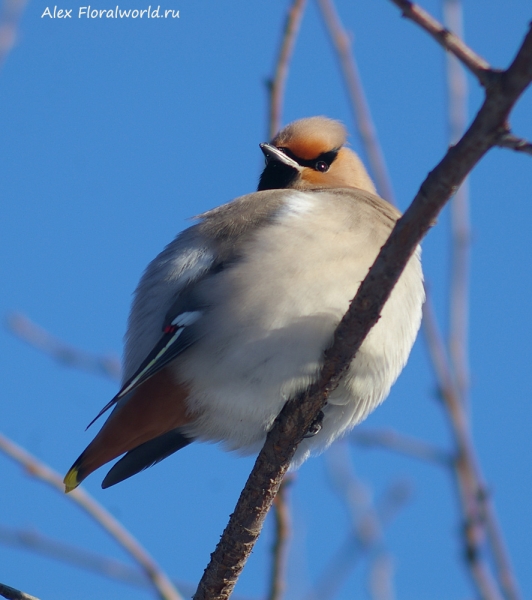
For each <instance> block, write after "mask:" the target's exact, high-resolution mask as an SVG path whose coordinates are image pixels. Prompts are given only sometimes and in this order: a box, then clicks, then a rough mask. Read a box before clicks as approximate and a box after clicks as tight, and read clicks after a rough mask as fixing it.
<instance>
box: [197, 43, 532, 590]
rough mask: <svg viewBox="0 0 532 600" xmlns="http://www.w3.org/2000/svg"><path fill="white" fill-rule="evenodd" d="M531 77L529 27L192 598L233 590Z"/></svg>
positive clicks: (258, 470)
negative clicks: (362, 353)
mask: <svg viewBox="0 0 532 600" xmlns="http://www.w3.org/2000/svg"><path fill="white" fill-rule="evenodd" d="M531 80H532V31H529V32H528V34H527V36H526V37H525V40H524V42H523V44H522V46H521V48H520V50H519V52H518V54H517V56H516V58H515V60H514V61H513V63H512V64H511V65H510V67H509V69H508V70H507V71H505V72H502V73H500V74H499V75H498V77H497V78H496V80H495V82H494V83H492V85H490V86H489V88H488V89H487V90H486V99H485V101H484V103H483V105H482V107H481V109H480V111H479V112H478V114H477V116H476V118H475V120H474V121H473V123H472V124H471V126H470V127H469V129H468V131H467V132H466V133H465V135H464V136H463V137H462V139H461V140H460V141H459V142H458V143H457V144H456V146H454V147H452V148H450V149H449V150H448V152H447V154H446V155H445V156H444V158H443V159H442V161H441V162H440V163H439V164H438V165H437V166H436V168H435V169H434V170H433V171H432V172H431V173H429V175H428V177H427V178H426V179H425V181H424V182H423V184H422V186H421V188H420V190H419V192H418V193H417V195H416V197H415V198H414V201H413V202H412V204H411V206H410V207H409V209H408V210H407V211H406V213H405V214H404V215H403V217H401V218H400V219H399V221H398V222H397V224H396V226H395V227H394V229H393V231H392V233H391V235H390V237H389V238H388V240H387V242H386V243H385V244H384V246H383V247H382V249H381V251H380V253H379V255H378V257H377V259H376V261H375V263H374V264H373V266H372V267H371V269H370V271H369V273H368V275H367V277H366V278H365V279H364V281H363V282H362V284H361V286H360V288H359V290H358V292H357V295H356V296H355V298H354V299H353V301H352V303H351V305H350V307H349V310H348V312H347V313H346V315H345V316H344V318H343V319H342V321H341V322H340V324H339V326H338V328H337V329H336V331H335V334H334V341H333V344H332V346H331V347H330V348H329V349H328V350H327V351H326V352H325V360H324V364H323V367H322V369H321V372H320V376H319V378H318V380H317V381H316V382H315V383H314V384H312V385H311V386H310V387H309V388H308V389H307V390H306V391H304V392H302V393H300V394H298V395H297V397H296V398H295V399H293V400H292V401H289V402H287V403H286V405H285V406H284V408H283V410H282V411H281V413H280V414H279V416H278V418H277V419H276V421H275V423H274V426H273V427H272V429H271V431H270V432H269V434H268V436H267V438H266V442H265V444H264V447H263V449H262V450H261V452H260V454H259V456H258V458H257V461H256V463H255V466H254V468H253V470H252V472H251V474H250V476H249V478H248V481H247V483H246V485H245V487H244V489H243V491H242V493H241V495H240V498H239V500H238V503H237V506H236V508H235V512H234V513H233V515H232V516H231V518H230V520H229V523H228V525H227V527H226V529H225V531H224V533H223V535H222V538H221V540H220V542H219V544H218V546H217V548H216V550H215V551H214V552H213V554H212V555H211V561H210V563H209V565H208V566H207V568H206V569H205V572H204V574H203V577H202V579H201V581H200V583H199V586H198V589H197V591H196V594H195V595H194V600H207V599H209V600H215V599H225V598H228V597H229V595H230V593H231V591H232V589H233V587H234V585H235V583H236V580H237V578H238V576H239V574H240V572H241V570H242V569H243V567H244V564H245V562H246V560H247V557H248V556H249V554H250V552H251V550H252V548H253V546H254V544H255V542H256V540H257V537H258V535H259V533H260V530H261V528H262V525H263V522H264V519H265V516H266V513H267V511H268V509H269V507H270V506H271V503H272V501H273V498H274V497H275V494H276V493H277V491H278V489H279V485H280V482H281V480H282V478H283V476H284V474H285V473H286V471H287V469H288V466H289V464H290V461H291V459H292V457H293V456H294V453H295V451H296V448H297V446H298V444H299V443H300V442H301V440H302V438H303V436H304V435H305V433H306V432H307V431H308V430H309V428H310V426H311V424H312V422H313V421H314V419H315V418H316V416H317V414H318V413H319V411H320V410H321V409H322V408H323V407H324V406H325V404H326V402H327V398H328V395H329V394H330V393H331V392H332V391H333V390H334V389H335V388H336V387H337V386H338V384H339V382H340V380H341V378H342V376H343V374H344V373H345V371H346V370H347V368H348V366H349V364H350V363H351V360H352V359H353V357H354V356H355V354H356V352H357V351H358V349H359V348H360V345H361V344H362V342H363V340H364V338H365V336H366V335H367V334H368V332H369V330H370V329H371V327H373V325H374V324H375V323H376V322H377V321H378V319H379V317H380V313H381V311H382V308H383V306H384V304H385V302H386V300H387V299H388V297H389V295H390V293H391V291H392V289H393V287H394V285H395V283H396V282H397V280H398V278H399V276H400V274H401V272H402V270H403V269H404V267H405V266H406V263H407V262H408V260H409V258H410V257H411V256H412V254H413V253H414V251H415V249H416V247H417V245H418V243H419V242H420V241H421V239H422V238H423V237H424V235H425V234H426V233H427V231H428V230H429V229H430V227H431V226H432V225H433V224H434V222H435V220H436V217H437V216H438V214H439V213H440V211H441V209H442V208H443V206H444V205H445V203H446V202H447V201H448V199H449V198H450V196H451V195H452V194H453V192H454V191H455V190H456V189H457V187H458V186H459V185H460V184H461V183H462V181H463V180H464V178H465V176H466V175H467V174H468V173H469V171H471V169H472V168H473V167H474V166H475V165H476V164H477V162H478V161H479V160H480V159H481V158H482V157H483V156H484V154H486V152H487V151H488V150H489V149H490V148H492V147H493V146H494V145H496V143H497V140H498V138H499V135H500V132H501V131H504V130H505V128H506V125H505V124H506V121H507V119H508V116H509V114H510V111H511V109H512V107H513V105H514V104H515V102H516V101H517V99H518V98H519V96H520V95H521V93H522V92H523V91H524V89H525V88H526V87H527V86H528V85H529V84H530V81H531Z"/></svg>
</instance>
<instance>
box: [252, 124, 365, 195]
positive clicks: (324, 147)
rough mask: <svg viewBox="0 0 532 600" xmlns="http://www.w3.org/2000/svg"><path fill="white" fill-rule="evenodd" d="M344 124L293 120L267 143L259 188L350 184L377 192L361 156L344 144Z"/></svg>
mask: <svg viewBox="0 0 532 600" xmlns="http://www.w3.org/2000/svg"><path fill="white" fill-rule="evenodd" d="M346 137H347V136H346V131H345V129H344V126H343V125H342V124H341V123H340V122H338V121H333V120H332V119H327V118H326V117H311V118H308V119H300V120H299V121H294V122H293V123H290V124H289V125H287V126H286V127H285V128H284V129H282V130H281V131H280V132H279V133H278V134H277V135H276V136H275V137H274V138H273V140H272V141H271V142H270V143H269V144H260V148H261V150H262V151H263V152H264V156H265V157H266V166H265V168H264V171H263V172H262V175H261V176H260V181H259V186H258V190H259V191H261V190H272V189H284V188H294V189H299V190H308V189H316V188H345V187H353V188H359V189H362V190H366V191H368V192H371V193H373V194H375V193H376V191H375V186H374V185H373V182H372V181H371V179H370V177H369V175H368V172H367V171H366V169H365V167H364V165H363V164H362V161H361V160H360V158H359V157H358V156H357V155H356V154H355V153H354V152H353V151H352V150H350V149H349V148H347V147H346V146H345V143H346Z"/></svg>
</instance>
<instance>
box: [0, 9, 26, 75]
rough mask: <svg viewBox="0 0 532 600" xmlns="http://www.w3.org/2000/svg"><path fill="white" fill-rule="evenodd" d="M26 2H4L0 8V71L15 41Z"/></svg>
mask: <svg viewBox="0 0 532 600" xmlns="http://www.w3.org/2000/svg"><path fill="white" fill-rule="evenodd" d="M26 4H27V0H4V2H3V4H2V7H1V8H0V69H1V68H2V67H3V65H4V64H5V62H6V60H7V57H8V55H9V53H10V52H11V50H12V49H13V47H14V45H15V43H16V41H17V33H18V28H19V24H20V19H21V18H22V13H23V12H24V9H25V8H26Z"/></svg>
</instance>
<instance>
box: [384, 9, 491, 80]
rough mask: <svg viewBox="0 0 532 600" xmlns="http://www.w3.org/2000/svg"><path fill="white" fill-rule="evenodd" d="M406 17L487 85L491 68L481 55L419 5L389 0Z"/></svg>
mask: <svg viewBox="0 0 532 600" xmlns="http://www.w3.org/2000/svg"><path fill="white" fill-rule="evenodd" d="M391 1H392V2H393V3H394V4H395V5H397V6H398V7H399V8H400V9H401V10H402V12H403V16H404V17H407V18H408V19H411V20H412V21H414V23H417V24H418V25H419V26H420V27H422V28H423V29H424V30H425V31H426V32H427V33H429V34H430V35H431V36H432V37H433V38H434V39H435V40H436V41H437V42H438V44H440V45H441V46H443V47H444V48H445V49H446V50H449V52H452V53H453V54H454V55H455V56H456V58H458V60H459V61H460V62H462V63H463V64H464V65H465V66H466V67H467V68H468V69H469V70H470V71H471V72H472V73H473V74H474V75H476V77H477V78H478V80H479V81H480V83H481V84H482V85H483V86H484V87H488V85H489V83H490V80H491V74H492V72H493V71H492V69H491V67H490V65H489V63H487V62H486V61H485V60H484V59H483V58H482V57H481V56H479V55H478V54H476V53H475V52H473V50H471V48H469V46H467V45H466V44H464V42H463V41H462V40H461V39H460V38H458V37H457V36H456V35H454V34H453V33H451V32H450V31H449V30H448V29H446V28H445V27H443V25H442V24H441V23H439V22H438V21H437V20H436V19H435V18H434V17H432V16H431V15H430V14H429V13H428V12H426V11H424V10H423V9H422V8H421V7H420V6H418V5H417V4H414V3H413V2H409V1H408V0H391Z"/></svg>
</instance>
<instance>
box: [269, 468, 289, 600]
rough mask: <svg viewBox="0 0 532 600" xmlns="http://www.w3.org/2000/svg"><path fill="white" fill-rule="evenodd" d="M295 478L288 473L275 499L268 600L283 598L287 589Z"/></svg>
mask: <svg viewBox="0 0 532 600" xmlns="http://www.w3.org/2000/svg"><path fill="white" fill-rule="evenodd" d="M293 480H294V476H293V475H287V476H286V477H285V478H284V479H283V482H282V483H281V486H280V487H279V493H278V494H277V496H275V499H274V501H273V509H274V510H273V514H274V519H275V538H274V543H273V547H272V555H273V560H272V569H271V576H270V591H269V593H268V600H281V598H282V596H283V592H284V589H285V570H286V553H287V546H288V539H289V537H290V510H289V508H288V488H289V487H290V486H291V485H292V483H293Z"/></svg>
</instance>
